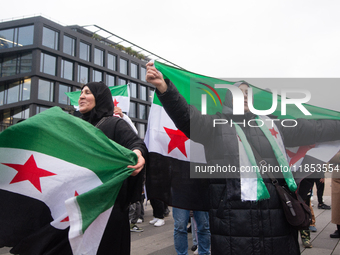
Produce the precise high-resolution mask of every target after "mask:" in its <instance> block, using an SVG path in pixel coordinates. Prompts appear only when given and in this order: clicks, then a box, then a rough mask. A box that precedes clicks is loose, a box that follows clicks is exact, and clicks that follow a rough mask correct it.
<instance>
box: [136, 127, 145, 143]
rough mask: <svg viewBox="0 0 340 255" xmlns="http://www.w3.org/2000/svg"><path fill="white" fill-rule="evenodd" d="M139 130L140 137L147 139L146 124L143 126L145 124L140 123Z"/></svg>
mask: <svg viewBox="0 0 340 255" xmlns="http://www.w3.org/2000/svg"><path fill="white" fill-rule="evenodd" d="M137 129H138V135H139V137H140V138H142V139H144V137H145V124H143V123H138V125H137Z"/></svg>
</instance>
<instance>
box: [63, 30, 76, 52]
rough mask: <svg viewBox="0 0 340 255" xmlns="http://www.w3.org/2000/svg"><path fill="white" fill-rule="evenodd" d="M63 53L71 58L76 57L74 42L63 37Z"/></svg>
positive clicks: (67, 37) (65, 36)
mask: <svg viewBox="0 0 340 255" xmlns="http://www.w3.org/2000/svg"><path fill="white" fill-rule="evenodd" d="M63 45H64V46H63V47H64V53H66V54H69V55H71V56H75V55H76V40H75V39H73V38H71V37H69V36H67V35H64V44H63Z"/></svg>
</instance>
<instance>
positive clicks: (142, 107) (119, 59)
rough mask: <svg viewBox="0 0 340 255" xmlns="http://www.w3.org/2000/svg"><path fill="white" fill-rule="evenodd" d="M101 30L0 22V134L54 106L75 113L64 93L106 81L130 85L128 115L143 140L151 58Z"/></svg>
mask: <svg viewBox="0 0 340 255" xmlns="http://www.w3.org/2000/svg"><path fill="white" fill-rule="evenodd" d="M96 29H97V31H96V32H91V30H89V29H88V28H84V27H80V26H63V25H60V24H59V23H56V22H53V21H51V20H49V19H46V18H44V17H42V16H38V17H30V18H25V19H20V20H12V21H6V22H2V23H0V132H1V131H2V130H4V129H6V128H7V127H9V126H11V125H13V124H15V123H17V122H18V121H19V120H21V119H27V118H28V117H31V116H33V115H35V114H38V113H40V112H42V111H44V110H46V109H48V108H50V107H53V106H59V107H61V108H62V109H63V110H65V111H68V112H70V113H72V111H73V109H74V108H73V107H72V106H71V105H70V101H69V99H68V97H67V96H66V95H65V92H70V91H76V90H79V89H80V88H81V86H82V85H83V84H86V83H87V82H90V81H103V82H105V83H106V84H107V85H108V86H116V85H124V84H128V83H129V84H130V95H131V101H130V111H129V116H130V118H131V119H132V121H133V122H134V123H135V125H136V127H137V129H138V132H139V135H140V136H141V137H144V134H145V130H146V126H147V125H146V124H147V116H148V112H149V110H150V105H151V99H152V95H153V92H154V88H153V87H152V86H151V85H150V84H148V83H147V82H146V81H145V73H146V68H145V65H146V63H147V61H148V60H149V59H148V58H147V57H145V55H143V54H141V53H140V52H137V50H138V49H141V48H139V47H138V46H137V45H134V44H133V47H124V46H123V45H122V41H123V42H127V41H126V40H124V39H123V40H120V41H119V42H117V41H111V40H112V39H111V38H113V37H115V36H114V35H113V34H112V33H110V32H108V31H106V30H104V29H102V28H99V27H97V26H96ZM98 31H99V32H98ZM100 32H105V33H106V34H108V36H107V37H103V36H101V35H100ZM120 39H121V38H120ZM133 49H137V50H133ZM141 51H142V50H141ZM118 106H119V105H118Z"/></svg>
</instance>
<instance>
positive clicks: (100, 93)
mask: <svg viewBox="0 0 340 255" xmlns="http://www.w3.org/2000/svg"><path fill="white" fill-rule="evenodd" d="M79 111H80V112H81V113H82V118H83V119H84V120H86V121H88V122H89V123H91V124H92V125H94V126H96V127H98V128H99V129H100V130H102V131H103V133H104V134H105V135H106V136H107V137H108V138H110V139H111V140H113V141H115V142H116V143H118V144H120V145H122V146H124V147H126V148H128V149H130V150H132V151H133V152H135V153H136V154H137V156H138V162H137V164H136V165H135V166H128V167H130V168H133V169H135V170H134V172H133V173H132V174H131V176H130V177H129V178H128V179H126V180H125V181H124V182H123V185H122V187H121V189H120V191H119V194H118V197H117V199H116V202H115V204H114V208H113V210H112V212H111V215H110V218H109V221H108V224H107V226H106V228H105V231H104V234H103V237H102V240H101V243H100V246H99V248H98V252H97V254H122V255H126V254H130V245H131V244H130V224H129V204H130V203H134V202H137V201H139V200H140V198H141V192H142V183H143V173H140V172H141V171H142V169H143V168H144V164H145V157H146V156H147V149H146V146H145V144H144V142H143V141H142V140H141V139H140V138H139V137H138V136H137V135H136V134H135V132H134V131H133V130H132V128H131V127H130V126H129V124H128V123H126V122H125V121H124V120H123V119H121V118H118V117H113V111H114V105H113V102H112V95H111V92H110V89H109V88H108V87H107V86H106V85H105V84H104V83H103V82H90V83H88V84H86V85H85V86H84V87H83V88H82V91H81V95H80V97H79Z"/></svg>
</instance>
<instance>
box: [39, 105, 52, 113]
mask: <svg viewBox="0 0 340 255" xmlns="http://www.w3.org/2000/svg"><path fill="white" fill-rule="evenodd" d="M48 109H49V108H47V107H43V106H37V110H36V111H37V114H38V113H41V112H43V111H46V110H48Z"/></svg>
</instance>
